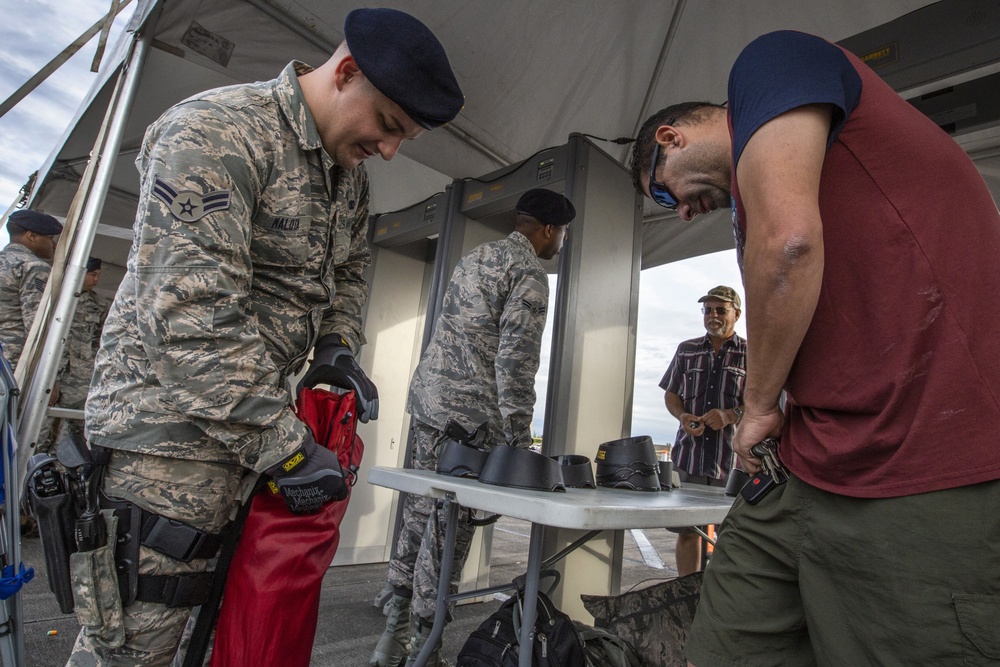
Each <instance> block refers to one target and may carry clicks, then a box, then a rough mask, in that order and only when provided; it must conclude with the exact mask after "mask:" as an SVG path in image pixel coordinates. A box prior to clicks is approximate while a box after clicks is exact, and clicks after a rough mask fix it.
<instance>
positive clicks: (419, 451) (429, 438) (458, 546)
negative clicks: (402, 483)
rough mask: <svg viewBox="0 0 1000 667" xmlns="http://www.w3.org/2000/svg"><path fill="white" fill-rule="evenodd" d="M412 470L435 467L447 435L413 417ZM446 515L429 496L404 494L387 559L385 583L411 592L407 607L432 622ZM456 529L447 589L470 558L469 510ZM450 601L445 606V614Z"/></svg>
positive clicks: (463, 512)
mask: <svg viewBox="0 0 1000 667" xmlns="http://www.w3.org/2000/svg"><path fill="white" fill-rule="evenodd" d="M410 430H411V432H412V434H413V450H412V455H413V461H412V464H413V468H414V469H415V470H434V469H435V468H436V467H437V462H438V457H439V456H440V454H441V448H442V447H443V446H444V442H445V441H446V440H447V439H448V438H447V436H446V435H445V434H444V433H442V432H441V431H439V430H437V429H436V428H433V427H431V426H428V425H427V424H423V423H421V422H418V421H416V420H413V425H412V427H411V429H410ZM446 519H447V513H446V512H445V510H444V508H443V507H442V506H441V505H440V504H439V503H438V501H437V500H434V499H433V498H427V497H424V496H418V495H416V494H408V495H407V496H406V501H405V502H404V504H403V527H402V530H400V532H399V539H398V540H396V546H395V548H394V549H393V552H392V560H390V561H389V577H388V579H389V584H391V585H392V586H393V588H397V589H398V588H408V589H411V590H412V591H413V602H412V603H411V606H410V609H411V610H412V612H413V613H414V614H415V615H416V616H418V617H420V618H421V619H424V620H425V621H428V622H429V621H431V620H432V619H433V618H434V610H435V609H436V608H437V592H438V579H439V576H440V572H441V555H442V552H443V551H444V542H445V530H446V528H447V525H446V524H447V521H446ZM457 528H458V531H457V540H456V542H455V562H454V565H453V566H452V571H451V586H450V593H456V592H458V582H459V580H460V579H461V577H462V567H463V566H464V565H465V560H466V558H468V557H469V548H470V547H471V545H472V536H473V535H474V534H475V530H476V529H475V527H474V526H472V524H470V523H469V510H468V509H466V508H464V507H463V508H461V509H460V510H459V513H458V526H457ZM453 607H454V604H451V605H449V608H448V611H449V616H450V615H451V609H452V608H453Z"/></svg>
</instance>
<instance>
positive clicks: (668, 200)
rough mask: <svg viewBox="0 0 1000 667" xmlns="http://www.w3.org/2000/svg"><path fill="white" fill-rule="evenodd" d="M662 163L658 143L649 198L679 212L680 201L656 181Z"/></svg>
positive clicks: (652, 168)
mask: <svg viewBox="0 0 1000 667" xmlns="http://www.w3.org/2000/svg"><path fill="white" fill-rule="evenodd" d="M673 122H674V119H673V118H671V119H670V120H668V121H667V122H666V123H664V125H670V124H671V123H673ZM659 161H660V143H659V142H657V141H654V142H653V161H652V162H651V163H650V165H649V196H650V197H651V198H652V199H653V201H655V202H656V203H657V204H659V205H660V206H662V207H663V208H667V209H670V210H671V211H676V210H677V204H678V203H679V202H678V199H677V197H675V196H674V194H673V193H672V192H670V190H669V189H668V188H667V186H666V185H664V184H663V183H658V182H657V181H656V163H657V162H659Z"/></svg>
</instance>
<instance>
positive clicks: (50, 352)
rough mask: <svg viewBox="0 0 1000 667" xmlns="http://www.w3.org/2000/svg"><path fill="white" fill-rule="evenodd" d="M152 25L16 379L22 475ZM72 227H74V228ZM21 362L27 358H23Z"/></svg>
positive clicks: (132, 64) (124, 76)
mask: <svg viewBox="0 0 1000 667" xmlns="http://www.w3.org/2000/svg"><path fill="white" fill-rule="evenodd" d="M154 25H155V18H154V19H153V20H150V21H148V22H147V23H146V26H145V27H144V28H143V30H142V33H141V34H140V36H139V37H138V38H137V39H135V40H134V41H133V43H132V52H131V54H130V55H129V58H128V60H127V61H126V62H125V64H124V65H123V68H122V72H121V74H120V75H119V86H120V90H119V91H118V92H117V94H116V95H115V97H114V98H112V99H113V103H112V104H113V106H112V107H111V108H109V111H108V115H107V117H106V118H105V121H104V128H102V131H101V133H100V135H103V136H100V135H99V137H98V145H96V146H95V153H98V156H97V157H96V158H95V159H96V161H97V162H96V169H95V172H94V176H93V182H92V184H91V187H90V188H89V190H88V191H86V192H85V193H82V194H83V197H84V198H85V201H84V203H83V213H82V214H81V215H80V219H79V224H78V225H74V224H73V223H74V221H73V220H72V219H68V220H67V225H66V226H67V228H68V229H67V230H66V231H69V232H70V233H71V234H72V235H73V236H72V247H71V248H70V250H69V259H68V261H67V263H66V269H65V274H64V275H63V276H62V281H61V282H60V283H58V284H56V283H55V280H56V279H58V277H59V276H57V275H56V273H57V271H56V270H55V268H54V269H53V276H52V280H53V284H50V286H49V287H50V289H51V293H52V294H54V295H55V298H56V303H55V307H54V308H53V310H52V316H51V319H50V320H49V322H50V326H49V327H48V330H47V332H46V334H45V337H44V343H43V345H42V349H41V354H39V355H38V356H37V357H36V358H35V359H34V361H35V364H34V373H31V374H25V375H24V376H22V377H21V378H19V379H20V380H21V382H22V384H23V386H22V395H21V398H22V401H23V410H22V413H21V418H20V420H19V422H18V427H17V443H18V457H17V458H18V466H19V468H20V470H21V474H22V475H23V473H24V470H25V466H26V464H27V460H28V458H29V457H30V455H31V454H32V453H33V450H34V448H35V446H36V444H37V443H36V440H37V439H38V434H39V432H40V431H41V428H42V424H43V423H44V421H45V417H46V413H47V408H48V399H49V392H50V390H51V387H52V385H53V384H54V383H55V379H56V374H57V372H58V369H59V360H60V358H61V357H62V352H63V344H64V342H65V339H66V336H67V335H68V333H69V329H70V325H71V324H72V321H73V314H74V312H75V310H76V304H77V300H78V293H79V290H80V286H81V285H82V284H83V276H84V274H85V273H86V271H87V259H88V257H89V256H90V249H91V247H92V245H93V241H94V234H95V232H96V230H97V225H98V220H99V219H100V216H101V210H102V209H103V207H104V201H105V199H106V197H107V192H108V188H109V187H110V185H111V176H112V172H113V170H114V166H115V158H116V156H117V154H118V149H119V148H120V147H121V142H122V137H123V135H124V134H125V126H126V124H127V121H128V116H129V112H130V111H131V109H132V105H133V103H134V101H135V97H136V91H137V90H138V88H139V81H140V75H141V73H142V69H143V65H144V64H145V61H146V57H147V56H148V54H149V49H150V45H151V44H152V41H153V26H154ZM102 143H103V146H102V145H101V144H102ZM84 185H85V183H83V182H81V187H82V186H84ZM71 218H72V212H71ZM74 226H75V227H76V229H75V230H73V227H74ZM39 315H41V313H39ZM21 361H22V362H24V361H27V360H25V359H22V360H21ZM18 365H19V366H20V365H21V364H18ZM18 375H21V373H18Z"/></svg>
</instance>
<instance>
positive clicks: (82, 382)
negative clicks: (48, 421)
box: [58, 290, 111, 408]
mask: <svg viewBox="0 0 1000 667" xmlns="http://www.w3.org/2000/svg"><path fill="white" fill-rule="evenodd" d="M110 306H111V301H110V300H109V299H108V298H107V297H105V296H102V295H100V294H98V293H97V292H95V291H93V290H88V291H86V292H83V293H82V294H80V298H79V300H78V301H77V304H76V312H75V313H74V314H73V324H72V325H70V328H69V336H68V337H67V338H66V349H65V352H64V353H63V357H64V359H65V364H64V366H65V367H64V370H63V371H62V372H60V373H59V377H58V382H59V405H63V406H66V407H73V408H75V407H83V402H84V401H85V400H86V399H87V389H89V388H90V379H91V377H92V376H93V375H94V357H95V356H96V354H97V348H98V346H99V345H100V344H101V329H102V328H103V327H104V320H105V319H106V318H107V316H108V308H109V307H110Z"/></svg>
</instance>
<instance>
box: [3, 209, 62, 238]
mask: <svg viewBox="0 0 1000 667" xmlns="http://www.w3.org/2000/svg"><path fill="white" fill-rule="evenodd" d="M7 222H8V223H9V224H12V225H17V226H18V227H20V228H21V229H26V230H28V231H29V232H34V233H36V234H41V235H42V236H59V235H60V234H62V230H63V226H62V223H60V222H59V221H58V220H56V219H55V218H53V217H52V216H51V215H49V214H48V213H42V212H41V211H31V210H24V211H14V212H13V213H11V214H10V217H9V218H7Z"/></svg>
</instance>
